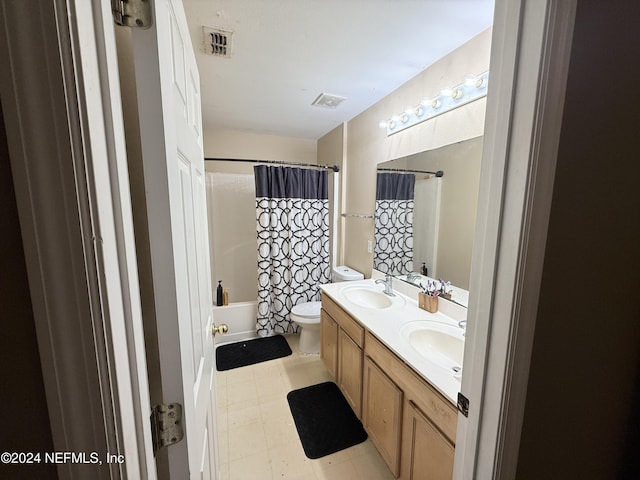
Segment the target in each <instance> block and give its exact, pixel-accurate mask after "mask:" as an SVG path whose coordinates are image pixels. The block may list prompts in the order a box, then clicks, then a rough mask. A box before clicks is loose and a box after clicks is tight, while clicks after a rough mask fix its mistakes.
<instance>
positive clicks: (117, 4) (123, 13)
mask: <svg viewBox="0 0 640 480" xmlns="http://www.w3.org/2000/svg"><path fill="white" fill-rule="evenodd" d="M111 11H112V12H113V19H114V21H115V22H116V23H117V24H118V25H122V26H124V27H136V28H142V29H146V28H149V27H150V26H151V25H152V24H153V18H152V16H151V0H111Z"/></svg>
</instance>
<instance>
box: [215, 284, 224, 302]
mask: <svg viewBox="0 0 640 480" xmlns="http://www.w3.org/2000/svg"><path fill="white" fill-rule="evenodd" d="M223 291H224V290H223V289H222V280H218V288H217V289H216V300H217V301H216V305H217V306H219V307H221V306H222V305H223V303H224V299H223V293H222V292H223Z"/></svg>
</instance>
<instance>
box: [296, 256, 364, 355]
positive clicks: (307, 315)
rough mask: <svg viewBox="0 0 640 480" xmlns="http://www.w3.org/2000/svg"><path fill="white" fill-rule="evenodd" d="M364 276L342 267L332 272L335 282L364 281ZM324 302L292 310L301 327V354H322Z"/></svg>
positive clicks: (304, 304) (308, 304)
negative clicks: (322, 312)
mask: <svg viewBox="0 0 640 480" xmlns="http://www.w3.org/2000/svg"><path fill="white" fill-rule="evenodd" d="M363 278H364V275H363V274H362V273H360V272H357V271H355V270H353V269H352V268H350V267H346V266H344V265H341V266H339V267H334V268H333V271H332V281H333V282H349V281H354V280H362V279H363ZM321 307H322V302H305V303H300V304H298V305H296V306H294V307H293V308H292V309H291V314H290V316H291V320H293V321H294V322H296V324H297V325H298V326H299V327H300V343H299V350H300V352H301V353H309V354H316V353H320V309H321Z"/></svg>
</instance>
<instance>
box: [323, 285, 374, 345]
mask: <svg viewBox="0 0 640 480" xmlns="http://www.w3.org/2000/svg"><path fill="white" fill-rule="evenodd" d="M322 308H323V309H324V310H325V311H326V312H327V313H328V314H329V315H330V316H331V318H333V319H334V320H335V321H336V323H337V324H338V325H340V328H342V330H344V331H345V332H346V333H347V335H349V337H351V339H352V340H353V341H354V342H355V343H356V345H358V346H359V347H360V348H362V346H363V345H364V328H363V327H362V326H361V325H360V324H359V323H358V322H356V321H355V320H354V319H353V318H351V316H349V314H347V313H346V312H345V311H344V310H342V308H341V307H339V306H338V304H337V303H336V302H334V301H333V300H332V299H331V298H330V297H328V296H327V295H322Z"/></svg>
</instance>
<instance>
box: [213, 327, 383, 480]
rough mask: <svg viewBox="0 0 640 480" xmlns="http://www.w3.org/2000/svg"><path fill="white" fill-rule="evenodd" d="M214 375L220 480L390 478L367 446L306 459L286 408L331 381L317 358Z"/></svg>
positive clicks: (293, 340)
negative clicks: (302, 391)
mask: <svg viewBox="0 0 640 480" xmlns="http://www.w3.org/2000/svg"><path fill="white" fill-rule="evenodd" d="M287 341H288V342H289V345H290V346H291V350H292V351H293V354H292V355H290V356H288V357H284V358H281V359H277V360H271V361H268V362H263V363H259V364H256V365H250V366H247V367H242V368H236V369H233V370H228V371H225V372H217V374H216V392H217V393H216V396H217V401H218V409H217V413H218V431H219V441H220V449H219V453H220V471H221V480H252V479H260V480H269V479H301V480H303V479H304V480H314V479H318V480H320V479H331V480H342V479H344V480H357V479H362V480H365V479H366V480H387V479H393V478H394V477H393V475H392V474H391V472H390V471H389V469H388V468H387V466H386V465H385V463H384V461H383V460H382V457H381V456H380V454H379V453H378V451H377V450H376V449H375V447H374V446H373V444H372V443H371V440H370V439H368V440H367V441H365V442H364V443H361V444H359V445H356V446H353V447H351V448H348V449H346V450H342V451H340V452H337V453H334V454H332V455H327V456H326V457H323V458H319V459H317V460H311V459H309V458H307V457H306V456H305V454H304V451H303V449H302V444H301V443H300V439H299V438H298V433H297V431H296V426H295V424H294V422H293V418H292V416H291V411H290V410H289V404H288V403H287V398H286V396H287V393H289V392H290V391H291V390H295V389H298V388H302V387H306V386H309V385H314V384H317V383H321V382H326V381H330V380H332V379H331V377H330V375H329V373H328V372H327V369H326V368H325V367H324V365H323V363H322V361H321V360H320V356H319V355H303V354H300V353H298V351H297V350H298V348H297V347H298V336H297V335H288V336H287Z"/></svg>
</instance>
